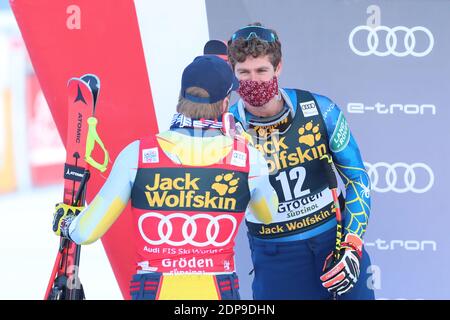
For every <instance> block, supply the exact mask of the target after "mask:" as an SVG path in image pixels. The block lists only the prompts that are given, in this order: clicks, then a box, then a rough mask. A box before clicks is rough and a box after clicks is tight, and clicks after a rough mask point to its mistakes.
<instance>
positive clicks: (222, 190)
mask: <svg viewBox="0 0 450 320" xmlns="http://www.w3.org/2000/svg"><path fill="white" fill-rule="evenodd" d="M214 181H215V182H214V183H213V184H212V186H211V188H212V189H213V190H215V191H216V192H217V193H218V194H219V195H221V196H222V197H223V196H224V195H226V194H227V193H228V194H232V193H235V192H236V190H237V188H238V185H237V184H238V182H239V178H234V173H227V174H219V175H217V176H216V178H215V179H214Z"/></svg>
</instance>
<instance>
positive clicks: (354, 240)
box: [341, 233, 363, 259]
mask: <svg viewBox="0 0 450 320" xmlns="http://www.w3.org/2000/svg"><path fill="white" fill-rule="evenodd" d="M341 247H343V248H349V249H352V250H354V251H356V253H357V254H358V257H359V258H360V259H361V257H362V247H363V242H362V239H361V238H360V237H358V236H357V235H356V234H352V233H348V234H346V235H345V238H344V241H343V242H342V243H341Z"/></svg>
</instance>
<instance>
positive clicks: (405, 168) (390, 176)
mask: <svg viewBox="0 0 450 320" xmlns="http://www.w3.org/2000/svg"><path fill="white" fill-rule="evenodd" d="M364 165H365V166H366V169H367V173H368V175H369V177H370V180H371V184H372V190H373V191H376V192H381V193H385V192H389V191H393V192H396V193H405V192H414V193H425V192H427V191H429V190H430V189H431V188H432V187H433V184H434V173H433V170H431V168H430V167H429V166H428V165H426V164H425V163H414V164H407V163H404V162H397V163H394V164H389V163H386V162H378V163H374V164H370V163H367V162H364Z"/></svg>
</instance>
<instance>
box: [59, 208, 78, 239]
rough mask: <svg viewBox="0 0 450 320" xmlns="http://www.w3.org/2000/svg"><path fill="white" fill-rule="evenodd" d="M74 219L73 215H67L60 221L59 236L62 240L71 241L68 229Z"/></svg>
mask: <svg viewBox="0 0 450 320" xmlns="http://www.w3.org/2000/svg"><path fill="white" fill-rule="evenodd" d="M75 218H76V216H75V215H71V214H69V215H67V216H66V217H65V218H63V219H62V221H61V226H60V230H61V235H62V236H63V237H64V238H67V239H69V240H72V239H71V238H70V235H69V228H70V224H71V223H72V221H73V219H75Z"/></svg>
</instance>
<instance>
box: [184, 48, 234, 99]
mask: <svg viewBox="0 0 450 320" xmlns="http://www.w3.org/2000/svg"><path fill="white" fill-rule="evenodd" d="M190 87H198V88H202V89H204V90H206V92H208V94H209V97H208V98H202V97H196V96H193V95H190V94H188V93H186V89H188V88H190ZM237 88H239V81H238V79H237V78H236V77H235V76H234V73H233V70H231V67H230V65H229V64H228V63H227V62H225V61H224V60H223V59H221V58H219V57H216V56H214V55H205V56H199V57H196V58H195V59H194V61H192V62H191V64H189V65H188V66H187V67H186V68H185V69H184V71H183V76H182V78H181V96H182V97H183V98H185V99H187V100H189V101H192V102H195V103H215V102H217V101H220V100H223V99H225V97H227V96H228V95H229V94H230V93H231V91H233V90H236V89H237Z"/></svg>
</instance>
